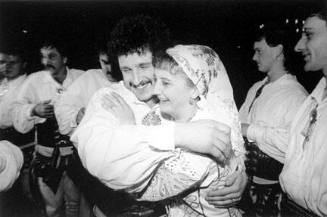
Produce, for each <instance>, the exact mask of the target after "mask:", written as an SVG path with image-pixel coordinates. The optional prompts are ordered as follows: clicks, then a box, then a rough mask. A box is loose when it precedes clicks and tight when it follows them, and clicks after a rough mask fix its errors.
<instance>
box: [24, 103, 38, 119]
mask: <svg viewBox="0 0 327 217" xmlns="http://www.w3.org/2000/svg"><path fill="white" fill-rule="evenodd" d="M34 107H35V104H33V105H30V106H29V107H28V108H27V109H26V117H27V119H28V120H29V121H31V120H34V119H36V117H37V116H35V115H32V111H33V108H34Z"/></svg>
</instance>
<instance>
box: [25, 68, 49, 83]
mask: <svg viewBox="0 0 327 217" xmlns="http://www.w3.org/2000/svg"><path fill="white" fill-rule="evenodd" d="M47 76H49V72H48V71H37V72H33V73H31V74H29V75H28V76H27V77H26V79H25V82H27V83H31V82H34V81H37V82H40V81H42V80H44V78H46V77H47Z"/></svg>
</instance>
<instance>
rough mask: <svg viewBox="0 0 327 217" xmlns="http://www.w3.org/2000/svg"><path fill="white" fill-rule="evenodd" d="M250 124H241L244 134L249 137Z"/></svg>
mask: <svg viewBox="0 0 327 217" xmlns="http://www.w3.org/2000/svg"><path fill="white" fill-rule="evenodd" d="M249 126H250V125H249V124H246V123H242V124H241V129H242V136H244V137H247V133H248V128H249Z"/></svg>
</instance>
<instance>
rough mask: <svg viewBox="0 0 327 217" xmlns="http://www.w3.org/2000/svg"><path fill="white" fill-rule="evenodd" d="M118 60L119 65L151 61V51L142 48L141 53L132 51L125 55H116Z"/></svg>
mask: <svg viewBox="0 0 327 217" xmlns="http://www.w3.org/2000/svg"><path fill="white" fill-rule="evenodd" d="M118 62H119V66H120V67H124V66H133V65H139V64H142V63H152V52H151V51H149V50H144V52H141V53H138V52H133V53H128V54H127V55H120V56H118Z"/></svg>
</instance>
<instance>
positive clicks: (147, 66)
mask: <svg viewBox="0 0 327 217" xmlns="http://www.w3.org/2000/svg"><path fill="white" fill-rule="evenodd" d="M118 63H119V68H120V70H121V72H122V74H123V80H124V85H125V87H126V88H127V89H129V90H131V91H132V92H133V93H134V94H135V96H136V97H137V99H138V100H140V101H142V102H149V101H150V100H152V98H153V87H154V67H153V65H152V53H151V52H150V50H148V49H145V50H144V51H143V52H141V53H138V52H133V53H128V54H127V55H120V56H118Z"/></svg>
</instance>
